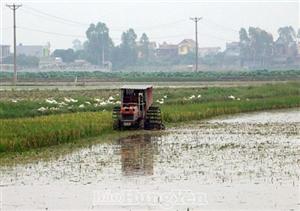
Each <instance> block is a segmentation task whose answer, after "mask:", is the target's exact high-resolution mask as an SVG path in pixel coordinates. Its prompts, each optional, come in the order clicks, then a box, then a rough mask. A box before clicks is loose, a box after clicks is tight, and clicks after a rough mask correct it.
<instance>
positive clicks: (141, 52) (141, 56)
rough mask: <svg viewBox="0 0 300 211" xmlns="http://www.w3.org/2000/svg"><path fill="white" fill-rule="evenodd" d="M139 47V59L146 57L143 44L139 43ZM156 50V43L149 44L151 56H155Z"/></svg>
mask: <svg viewBox="0 0 300 211" xmlns="http://www.w3.org/2000/svg"><path fill="white" fill-rule="evenodd" d="M137 46H138V58H143V57H145V55H144V53H143V50H142V44H141V43H139V42H138V43H137ZM155 50H156V42H149V44H148V51H149V52H148V53H149V56H151V55H154V54H155Z"/></svg>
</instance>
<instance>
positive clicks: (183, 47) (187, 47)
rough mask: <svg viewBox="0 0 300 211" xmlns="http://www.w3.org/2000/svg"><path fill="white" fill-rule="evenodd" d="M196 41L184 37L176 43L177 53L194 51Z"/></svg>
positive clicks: (185, 53)
mask: <svg viewBox="0 0 300 211" xmlns="http://www.w3.org/2000/svg"><path fill="white" fill-rule="evenodd" d="M195 46H196V42H195V41H194V40H192V39H184V40H182V41H181V42H180V43H179V44H178V54H179V55H187V54H188V53H191V52H194V51H195Z"/></svg>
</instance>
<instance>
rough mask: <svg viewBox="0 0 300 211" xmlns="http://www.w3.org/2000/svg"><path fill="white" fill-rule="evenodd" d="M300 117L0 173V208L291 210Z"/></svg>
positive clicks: (242, 118)
mask: <svg viewBox="0 0 300 211" xmlns="http://www.w3.org/2000/svg"><path fill="white" fill-rule="evenodd" d="M299 169H300V110H299V109H293V110H283V111H275V112H259V113H251V114H240V115H234V116H230V117H222V118H216V119H212V120H209V121H205V122H199V123H195V124H191V125H184V126H181V127H176V128H169V129H168V130H167V131H166V133H164V134H162V135H155V136H150V135H149V134H147V135H137V136H131V137H127V138H122V139H119V140H116V141H114V142H113V143H103V144H96V145H93V146H91V147H87V148H81V149H78V150H76V151H73V152H70V153H69V154H64V155H61V156H60V157H59V158H55V159H52V160H48V161H43V160H39V161H33V162H31V163H27V164H15V165H14V166H6V167H5V166H2V167H0V170H1V186H0V194H1V195H0V196H1V197H0V200H1V201H0V208H1V207H2V208H3V209H4V210H11V209H21V210H23V209H49V210H51V209H77V210H78V209H80V210H81V209H95V210H99V209H100V210H109V209H111V210H188V209H189V210H216V209H217V210H232V209H238V210H240V209H243V210H299V209H300V200H299V199H300V190H299V183H300V172H299Z"/></svg>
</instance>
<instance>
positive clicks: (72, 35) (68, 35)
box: [18, 26, 86, 38]
mask: <svg viewBox="0 0 300 211" xmlns="http://www.w3.org/2000/svg"><path fill="white" fill-rule="evenodd" d="M18 29H23V30H29V31H35V32H40V33H44V34H53V35H57V36H64V37H80V38H86V37H85V36H82V35H74V34H63V33H57V32H49V31H43V30H39V29H33V28H28V27H23V26H19V27H18Z"/></svg>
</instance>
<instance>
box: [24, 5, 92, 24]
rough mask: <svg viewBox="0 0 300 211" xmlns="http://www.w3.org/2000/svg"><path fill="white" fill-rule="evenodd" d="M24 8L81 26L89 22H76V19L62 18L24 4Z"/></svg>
mask: <svg viewBox="0 0 300 211" xmlns="http://www.w3.org/2000/svg"><path fill="white" fill-rule="evenodd" d="M26 8H27V9H29V10H32V11H34V12H36V13H39V14H42V15H45V16H48V17H51V18H54V19H56V20H60V21H64V22H67V23H71V24H77V25H82V26H89V24H86V23H81V22H77V21H73V20H70V19H66V18H62V17H59V16H56V15H52V14H50V13H46V12H42V11H40V10H38V9H35V8H32V7H29V6H26Z"/></svg>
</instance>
